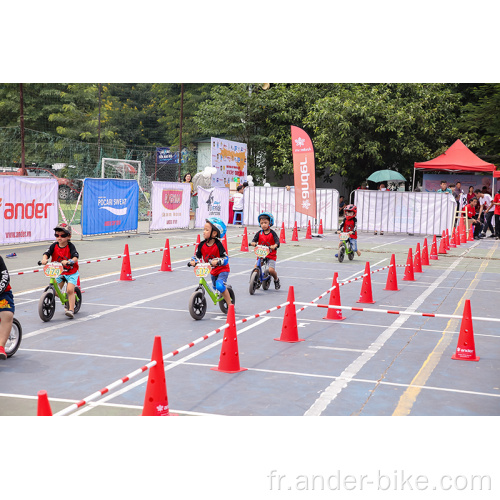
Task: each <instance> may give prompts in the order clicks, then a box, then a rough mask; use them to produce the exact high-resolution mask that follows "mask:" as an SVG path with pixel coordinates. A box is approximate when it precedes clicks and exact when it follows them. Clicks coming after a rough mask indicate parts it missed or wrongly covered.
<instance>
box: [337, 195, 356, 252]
mask: <svg viewBox="0 0 500 500" xmlns="http://www.w3.org/2000/svg"><path fill="white" fill-rule="evenodd" d="M356 213H357V208H356V205H347V206H346V207H344V214H345V218H344V220H343V221H342V222H341V223H340V227H339V230H338V231H337V234H340V235H341V240H340V242H339V251H338V253H336V254H335V257H337V258H338V259H339V262H342V261H343V260H344V254H345V253H347V254H348V256H349V260H352V259H353V258H354V252H356V253H357V255H358V257H359V256H360V255H361V252H360V251H359V250H358V233H357V231H358V227H357V219H356ZM342 235H344V236H343V237H342ZM347 235H348V237H347Z"/></svg>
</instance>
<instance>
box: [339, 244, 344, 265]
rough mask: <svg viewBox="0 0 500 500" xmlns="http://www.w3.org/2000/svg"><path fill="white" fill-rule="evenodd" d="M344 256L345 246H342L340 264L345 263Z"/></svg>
mask: <svg viewBox="0 0 500 500" xmlns="http://www.w3.org/2000/svg"><path fill="white" fill-rule="evenodd" d="M344 255H345V246H344V245H342V246H341V247H340V248H339V256H338V259H339V262H344Z"/></svg>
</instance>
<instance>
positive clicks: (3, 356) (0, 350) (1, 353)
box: [0, 346, 7, 360]
mask: <svg viewBox="0 0 500 500" xmlns="http://www.w3.org/2000/svg"><path fill="white" fill-rule="evenodd" d="M0 359H3V360H5V359H7V353H6V352H5V347H2V346H0Z"/></svg>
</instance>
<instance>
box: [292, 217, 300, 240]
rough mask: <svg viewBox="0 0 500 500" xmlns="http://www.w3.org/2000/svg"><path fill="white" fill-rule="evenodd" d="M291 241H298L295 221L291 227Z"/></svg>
mask: <svg viewBox="0 0 500 500" xmlns="http://www.w3.org/2000/svg"><path fill="white" fill-rule="evenodd" d="M292 241H299V235H298V234H297V221H295V224H294V226H293V233H292Z"/></svg>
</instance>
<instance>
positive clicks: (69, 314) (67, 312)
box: [65, 309, 75, 319]
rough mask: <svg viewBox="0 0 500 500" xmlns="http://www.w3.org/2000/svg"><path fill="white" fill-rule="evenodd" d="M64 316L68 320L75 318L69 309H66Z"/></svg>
mask: <svg viewBox="0 0 500 500" xmlns="http://www.w3.org/2000/svg"><path fill="white" fill-rule="evenodd" d="M65 314H66V316H67V317H68V318H71V319H73V318H74V317H75V313H74V312H73V311H71V310H70V309H68V310H67V311H66V312H65Z"/></svg>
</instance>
